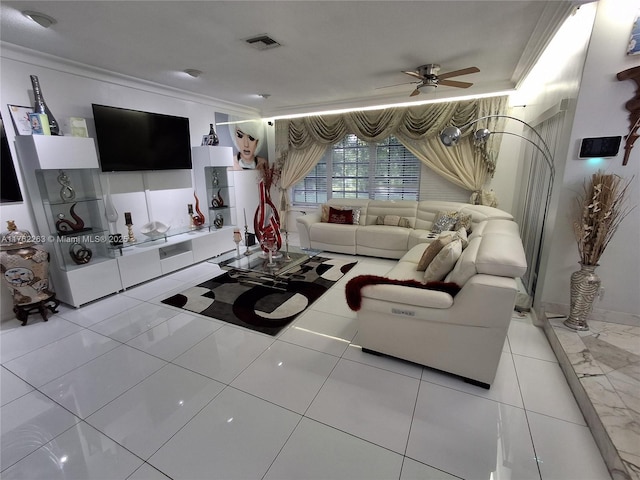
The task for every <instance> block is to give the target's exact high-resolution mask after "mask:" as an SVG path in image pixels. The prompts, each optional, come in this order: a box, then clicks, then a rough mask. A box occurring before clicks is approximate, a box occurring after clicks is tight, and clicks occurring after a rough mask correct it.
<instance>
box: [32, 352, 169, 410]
mask: <svg viewBox="0 0 640 480" xmlns="http://www.w3.org/2000/svg"><path fill="white" fill-rule="evenodd" d="M165 364H166V362H164V361H163V360H160V359H159V358H156V357H152V356H151V355H148V354H146V353H144V352H141V351H139V350H136V349H135V348H131V347H129V346H127V345H120V346H119V347H117V348H115V349H113V350H111V351H110V352H107V353H105V354H104V355H102V356H101V357H98V358H96V359H94V360H92V361H90V362H89V363H86V364H84V365H82V366H81V367H78V368H76V369H75V370H73V371H71V372H69V373H67V374H66V375H63V376H62V377H59V378H57V379H55V380H53V381H52V382H49V383H47V384H46V385H44V386H43V387H41V389H40V390H41V391H42V392H43V393H45V394H46V395H48V396H49V397H51V398H53V399H54V400H55V401H56V402H58V403H59V404H61V405H62V406H64V407H65V408H67V409H68V410H69V411H71V412H73V413H74V414H76V415H78V416H79V417H81V418H86V417H88V416H89V415H91V414H92V413H93V412H95V411H96V410H98V409H99V408H101V407H103V406H104V405H106V404H107V403H108V402H110V401H111V400H113V399H114V398H116V397H118V396H119V395H121V394H122V393H124V392H126V391H127V390H128V389H130V388H131V387H133V386H134V385H136V384H137V383H139V382H141V381H142V380H144V379H145V378H146V377H148V376H149V375H151V374H152V373H153V372H155V371H156V370H159V369H160V368H161V367H162V366H163V365H165Z"/></svg>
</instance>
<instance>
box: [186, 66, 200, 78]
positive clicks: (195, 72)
mask: <svg viewBox="0 0 640 480" xmlns="http://www.w3.org/2000/svg"><path fill="white" fill-rule="evenodd" d="M184 73H186V74H187V75H190V76H192V77H193V78H198V77H199V76H200V75H202V71H201V70H197V69H195V68H187V69H186V70H184Z"/></svg>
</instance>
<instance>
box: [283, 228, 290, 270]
mask: <svg viewBox="0 0 640 480" xmlns="http://www.w3.org/2000/svg"><path fill="white" fill-rule="evenodd" d="M284 247H285V254H284V261H285V262H290V261H291V257H290V256H289V231H288V230H285V231H284Z"/></svg>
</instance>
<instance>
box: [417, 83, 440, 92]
mask: <svg viewBox="0 0 640 480" xmlns="http://www.w3.org/2000/svg"><path fill="white" fill-rule="evenodd" d="M436 88H438V85H435V84H422V85H420V86H418V90H420V91H421V92H422V93H431V92H435V90H436Z"/></svg>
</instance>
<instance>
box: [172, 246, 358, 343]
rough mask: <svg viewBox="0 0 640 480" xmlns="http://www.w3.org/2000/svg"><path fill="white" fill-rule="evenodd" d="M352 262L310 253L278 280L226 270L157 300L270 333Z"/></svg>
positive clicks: (321, 291)
mask: <svg viewBox="0 0 640 480" xmlns="http://www.w3.org/2000/svg"><path fill="white" fill-rule="evenodd" d="M356 263H357V262H353V261H346V260H337V259H330V258H324V257H314V258H311V259H310V260H309V261H308V262H306V263H304V264H302V265H300V266H299V267H297V269H294V270H293V271H292V272H289V273H288V274H287V275H286V277H285V278H284V280H285V281H282V282H279V283H278V284H276V283H274V282H270V281H264V280H263V281H261V283H262V284H261V285H255V284H251V283H249V282H247V278H246V277H245V276H244V275H242V274H241V273H240V272H237V271H229V272H226V273H223V274H222V275H220V276H218V277H214V278H212V279H211V280H207V281H206V282H203V283H201V284H200V285H196V286H195V287H191V288H188V289H186V290H185V291H183V292H180V293H178V294H177V295H173V296H171V297H169V298H166V299H164V300H162V303H165V304H167V305H172V306H174V307H179V308H183V309H185V310H189V311H191V312H195V313H199V314H200V315H206V316H207V317H211V318H215V319H216V320H222V321H225V322H228V323H233V324H235V325H240V326H242V327H245V328H250V329H251V330H256V331H258V332H262V333H266V334H269V335H276V334H277V333H278V332H279V331H280V330H282V329H283V328H284V327H286V326H287V325H288V324H289V323H291V322H292V321H293V320H294V319H295V318H296V317H297V316H298V315H299V314H300V313H302V312H303V311H304V310H305V309H306V308H307V307H308V306H309V305H311V304H312V303H313V302H315V301H316V300H317V299H318V298H320V296H322V294H323V293H325V292H326V291H327V290H328V289H329V288H331V286H332V285H333V284H334V283H335V282H337V281H338V280H340V279H341V278H342V277H343V276H344V274H345V273H347V272H348V271H349V270H351V269H352V268H353V266H354V265H355V264H356Z"/></svg>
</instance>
